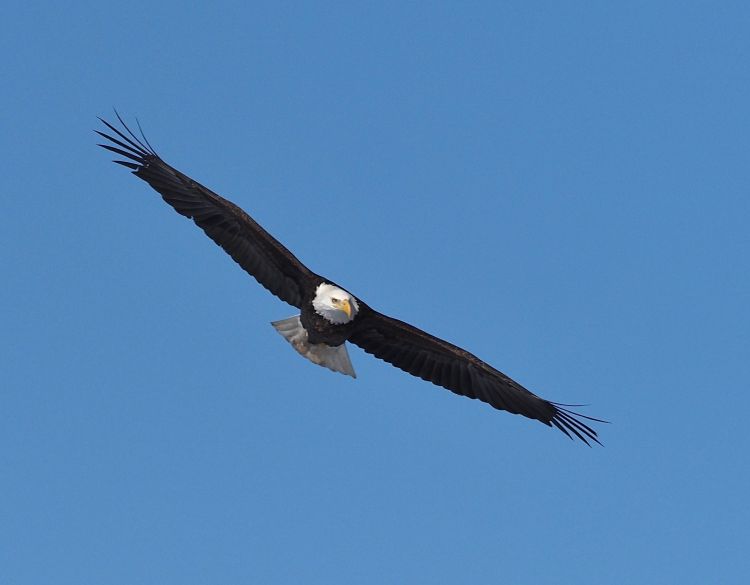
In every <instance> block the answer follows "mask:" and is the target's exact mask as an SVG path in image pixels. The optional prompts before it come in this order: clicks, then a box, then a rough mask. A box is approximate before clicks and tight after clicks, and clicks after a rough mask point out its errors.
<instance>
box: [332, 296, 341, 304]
mask: <svg viewBox="0 0 750 585" xmlns="http://www.w3.org/2000/svg"><path fill="white" fill-rule="evenodd" d="M331 302H332V303H333V304H334V305H338V304H339V302H340V301H339V300H338V299H337V298H334V297H331Z"/></svg>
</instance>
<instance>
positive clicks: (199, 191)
mask: <svg viewBox="0 0 750 585" xmlns="http://www.w3.org/2000/svg"><path fill="white" fill-rule="evenodd" d="M117 118H118V120H119V121H120V123H121V124H122V126H123V131H120V130H118V129H117V128H115V127H114V126H113V125H112V124H110V123H109V122H107V121H105V120H102V119H101V118H99V119H100V120H101V121H102V123H104V124H105V125H106V126H107V128H109V130H111V131H112V132H113V133H114V134H115V135H116V136H112V135H110V134H106V133H104V132H99V131H98V130H97V131H96V133H97V134H99V135H100V136H102V137H104V138H106V139H107V140H109V141H110V143H111V144H100V145H99V146H101V147H103V148H106V149H107V150H110V151H112V152H114V153H116V154H118V155H120V156H123V157H125V158H126V159H128V160H116V161H114V162H116V163H118V164H121V165H123V166H125V167H127V168H129V169H132V171H133V174H134V175H135V176H136V177H138V178H139V179H143V180H144V181H146V182H147V183H148V184H149V185H151V187H153V188H154V189H155V190H156V191H158V192H159V194H160V195H161V196H162V198H163V199H164V201H166V202H167V203H169V204H170V205H171V206H172V207H174V208H175V210H176V211H177V212H178V213H180V214H182V215H184V216H185V217H188V218H191V219H192V220H193V221H194V222H195V223H196V224H197V225H198V226H199V227H200V228H201V229H202V230H203V231H204V232H206V235H207V236H208V237H209V238H211V239H212V240H213V241H214V242H216V243H217V244H218V245H219V246H221V247H222V248H224V250H225V251H226V252H227V253H228V254H229V255H230V256H231V257H232V258H234V260H235V262H237V264H239V265H240V266H241V267H242V268H244V269H245V270H246V271H247V272H248V273H249V274H250V275H252V276H253V277H254V278H255V279H256V280H257V281H258V282H259V283H260V284H262V285H263V286H264V287H265V288H267V289H268V290H269V291H271V292H272V293H273V294H275V295H276V296H277V297H279V298H280V299H281V300H283V301H286V302H287V303H289V304H290V305H294V306H295V307H300V306H301V304H302V299H303V296H304V291H305V290H306V288H308V287H309V286H310V284H309V283H310V282H312V281H314V280H315V279H316V278H317V275H315V274H314V273H313V272H311V271H310V270H308V269H307V268H306V267H305V265H304V264H302V263H301V262H300V261H299V260H298V259H297V258H296V257H295V256H294V255H293V254H292V253H291V252H290V251H289V250H287V249H286V248H285V247H284V246H283V245H281V243H280V242H279V241H277V240H276V239H275V238H274V237H273V236H271V234H269V233H268V232H267V231H266V230H264V229H263V228H262V227H261V226H260V225H258V223H256V222H255V220H253V218H252V217H250V216H249V215H248V214H247V213H245V212H244V211H242V209H240V208H239V207H237V206H236V205H235V204H234V203H232V202H231V201H227V200H226V199H224V198H223V197H221V196H219V195H217V194H216V193H214V192H213V191H211V190H209V189H207V188H206V187H204V186H203V185H201V184H200V183H198V182H196V181H194V180H193V179H191V178H190V177H188V176H187V175H183V174H182V173H181V172H180V171H178V170H177V169H175V168H173V167H171V166H170V165H168V164H167V163H165V162H164V161H163V160H162V159H161V158H160V157H159V155H158V154H156V152H155V151H154V149H153V148H151V146H150V145H149V144H148V141H147V140H146V139H145V137H144V138H143V141H141V140H140V139H138V137H136V136H135V134H133V133H132V132H131V131H130V129H129V128H128V127H127V126H126V125H125V123H124V122H123V121H122V118H120V116H119V115H118V116H117ZM144 142H145V144H144Z"/></svg>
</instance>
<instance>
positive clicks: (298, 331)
mask: <svg viewBox="0 0 750 585" xmlns="http://www.w3.org/2000/svg"><path fill="white" fill-rule="evenodd" d="M271 325H273V328H274V329H276V331H278V332H279V333H280V334H281V335H282V336H283V337H284V339H286V340H287V341H288V342H289V343H291V344H292V347H293V348H294V349H296V350H297V352H298V353H299V354H300V355H302V356H304V357H306V358H307V359H309V360H310V361H311V362H312V363H314V364H318V365H319V366H325V367H326V368H328V369H329V370H333V371H334V372H340V373H342V374H346V375H347V376H351V377H352V378H356V377H357V374H355V373H354V368H353V367H352V362H351V361H349V352H348V351H347V350H346V343H342V344H341V345H339V346H338V347H332V346H330V345H326V344H325V343H310V342H309V341H307V331H305V328H304V327H303V326H302V323H301V322H300V319H299V315H296V316H294V317H289V318H288V319H282V320H281V321H272V322H271Z"/></svg>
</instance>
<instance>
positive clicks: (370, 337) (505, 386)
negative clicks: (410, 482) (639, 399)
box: [349, 303, 604, 445]
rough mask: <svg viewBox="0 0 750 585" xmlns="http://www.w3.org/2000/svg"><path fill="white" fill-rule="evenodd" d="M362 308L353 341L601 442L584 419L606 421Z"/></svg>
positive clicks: (461, 390) (441, 381) (414, 370)
mask: <svg viewBox="0 0 750 585" xmlns="http://www.w3.org/2000/svg"><path fill="white" fill-rule="evenodd" d="M362 309H363V310H362V311H361V312H360V315H359V316H358V317H357V320H356V321H355V327H354V333H353V334H352V335H351V336H350V338H349V341H351V342H352V343H354V344H355V345H358V346H359V347H361V348H362V349H363V350H365V351H366V352H367V353H370V354H372V355H374V356H375V357H377V358H380V359H382V360H384V361H386V362H388V363H390V364H393V365H394V366H396V367H397V368H400V369H402V370H404V371H405V372H408V373H410V374H412V375H413V376H418V377H419V378H422V379H423V380H427V381H429V382H432V383H433V384H437V385H438V386H442V387H443V388H447V389H448V390H451V391H452V392H455V393H456V394H461V395H463V396H468V397H469V398H476V399H479V400H481V401H482V402H486V403H487V404H489V405H491V406H494V407H495V408H497V409H499V410H507V411H508V412H512V413H513V414H521V415H523V416H526V417H528V418H532V419H536V420H539V421H541V422H543V423H544V424H546V425H548V426H552V425H554V426H556V427H557V428H558V429H560V430H561V431H562V432H564V433H565V434H566V435H568V436H569V437H571V438H572V436H571V435H575V436H576V437H578V438H579V439H580V440H581V441H583V442H584V443H586V444H587V445H588V444H589V440H592V441H596V442H597V443H599V439H598V438H597V436H598V435H597V432H596V431H595V430H594V429H592V428H591V427H590V426H589V425H587V424H586V423H585V422H583V421H582V420H581V419H587V420H593V421H597V422H604V421H600V420H599V419H594V418H591V417H588V416H584V415H581V414H577V413H574V412H572V411H570V410H567V409H566V408H563V406H564V405H560V404H556V403H554V402H550V401H548V400H544V399H543V398H540V397H539V396H537V395H536V394H534V393H532V392H530V391H529V390H527V389H526V388H524V387H523V386H521V385H520V384H519V383H518V382H516V381H515V380H512V379H511V378H509V377H508V376H506V375H505V374H503V373H502V372H500V371H498V370H496V369H495V368H493V367H492V366H490V365H489V364H487V363H485V362H483V361H482V360H480V359H479V358H478V357H476V356H475V355H473V354H471V353H469V352H468V351H466V350H464V349H461V348H460V347H457V346H455V345H453V344H451V343H448V342H447V341H444V340H442V339H439V338H437V337H435V336H433V335H430V334H429V333H426V332H424V331H422V330H421V329H417V328H416V327H414V326H412V325H409V324H408V323H404V322H403V321H399V320H398V319H394V318H392V317H388V316H387V315H383V314H382V313H378V312H377V311H375V310H373V309H371V308H370V307H367V306H366V305H364V303H362Z"/></svg>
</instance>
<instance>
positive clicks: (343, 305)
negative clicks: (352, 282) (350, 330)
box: [341, 299, 352, 319]
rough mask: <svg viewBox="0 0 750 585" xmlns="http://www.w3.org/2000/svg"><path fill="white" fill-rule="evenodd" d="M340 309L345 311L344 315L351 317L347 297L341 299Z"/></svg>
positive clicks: (350, 308)
mask: <svg viewBox="0 0 750 585" xmlns="http://www.w3.org/2000/svg"><path fill="white" fill-rule="evenodd" d="M341 310H342V311H344V313H346V316H347V317H349V319H351V318H352V307H351V305H350V304H349V299H344V300H343V301H341Z"/></svg>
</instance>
